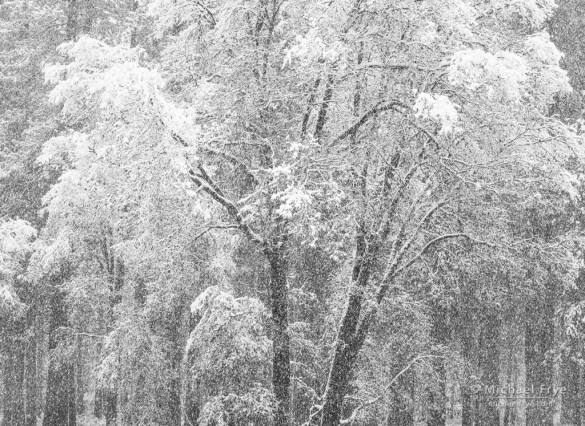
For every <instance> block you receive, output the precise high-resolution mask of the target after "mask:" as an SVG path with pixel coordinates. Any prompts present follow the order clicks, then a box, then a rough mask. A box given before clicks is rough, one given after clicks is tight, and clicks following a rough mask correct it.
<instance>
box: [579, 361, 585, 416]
mask: <svg viewBox="0 0 585 426" xmlns="http://www.w3.org/2000/svg"><path fill="white" fill-rule="evenodd" d="M577 424H578V425H579V426H585V368H583V367H582V366H580V367H579V417H578V423H577Z"/></svg>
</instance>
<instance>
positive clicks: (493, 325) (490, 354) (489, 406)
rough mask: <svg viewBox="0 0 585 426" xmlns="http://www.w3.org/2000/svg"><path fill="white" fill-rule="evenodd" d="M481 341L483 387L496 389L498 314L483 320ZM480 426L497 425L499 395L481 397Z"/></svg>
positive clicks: (497, 377)
mask: <svg viewBox="0 0 585 426" xmlns="http://www.w3.org/2000/svg"><path fill="white" fill-rule="evenodd" d="M482 320H483V321H482V327H481V334H480V339H479V348H480V352H479V368H480V371H481V372H482V374H481V384H482V385H483V387H484V388H485V387H488V388H493V389H496V388H497V386H498V384H499V350H498V343H499V325H500V321H499V319H498V316H497V314H493V313H488V314H487V315H485V316H484V317H483V318H482ZM478 401H479V411H478V420H477V423H478V425H485V426H489V425H497V424H498V423H499V418H500V413H499V409H498V407H497V404H496V402H497V401H498V399H497V395H496V394H495V393H494V394H491V393H488V392H483V393H481V394H480V395H479V398H478Z"/></svg>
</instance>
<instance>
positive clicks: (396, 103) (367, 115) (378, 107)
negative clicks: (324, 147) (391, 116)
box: [328, 100, 408, 146]
mask: <svg viewBox="0 0 585 426" xmlns="http://www.w3.org/2000/svg"><path fill="white" fill-rule="evenodd" d="M398 106H401V107H404V108H408V106H407V105H405V104H404V103H403V102H400V101H397V100H393V101H390V102H389V103H385V102H380V103H379V104H378V105H376V106H375V107H374V108H372V109H370V110H369V111H368V112H366V113H365V114H364V115H362V118H360V119H359V120H358V121H357V123H355V124H354V125H353V126H351V127H350V128H349V129H347V130H346V131H345V132H343V133H342V134H341V135H339V136H338V137H337V138H335V139H333V141H332V142H330V143H329V144H328V146H333V145H335V144H337V143H338V142H341V141H342V140H344V139H346V138H347V137H349V136H353V135H355V134H356V133H357V131H358V130H359V128H360V127H361V126H363V125H364V124H365V123H366V122H367V121H368V120H369V119H370V118H372V117H375V116H376V115H378V114H380V113H381V112H384V111H388V110H391V109H392V110H395V111H397V112H400V113H402V112H403V111H400V110H399V109H396V107H398Z"/></svg>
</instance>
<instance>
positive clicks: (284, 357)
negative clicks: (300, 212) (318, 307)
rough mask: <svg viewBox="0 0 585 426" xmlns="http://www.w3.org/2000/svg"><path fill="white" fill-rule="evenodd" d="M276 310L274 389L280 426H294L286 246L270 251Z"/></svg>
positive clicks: (271, 277) (273, 324) (274, 326)
mask: <svg viewBox="0 0 585 426" xmlns="http://www.w3.org/2000/svg"><path fill="white" fill-rule="evenodd" d="M266 255H267V258H268V262H269V264H270V304H271V308H272V350H273V358H272V386H273V388H274V396H275V397H276V401H277V403H278V407H277V412H276V424H277V425H282V426H286V425H288V424H290V382H291V380H290V374H291V367H290V336H289V334H288V288H287V279H286V274H287V262H286V259H285V253H284V250H283V247H282V245H278V246H276V247H274V248H272V249H270V250H267V253H266Z"/></svg>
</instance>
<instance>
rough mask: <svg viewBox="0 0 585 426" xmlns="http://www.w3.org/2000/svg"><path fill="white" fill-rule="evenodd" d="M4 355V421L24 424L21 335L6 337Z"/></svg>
mask: <svg viewBox="0 0 585 426" xmlns="http://www.w3.org/2000/svg"><path fill="white" fill-rule="evenodd" d="M7 340H8V342H7V343H8V344H7V348H6V352H7V353H6V357H5V360H4V362H3V364H4V365H3V367H4V369H3V370H4V371H3V376H4V401H3V403H4V416H3V417H4V423H3V424H5V425H22V424H24V398H23V395H22V382H23V377H24V343H23V341H22V336H18V335H16V336H14V337H13V336H11V337H8V338H7Z"/></svg>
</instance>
